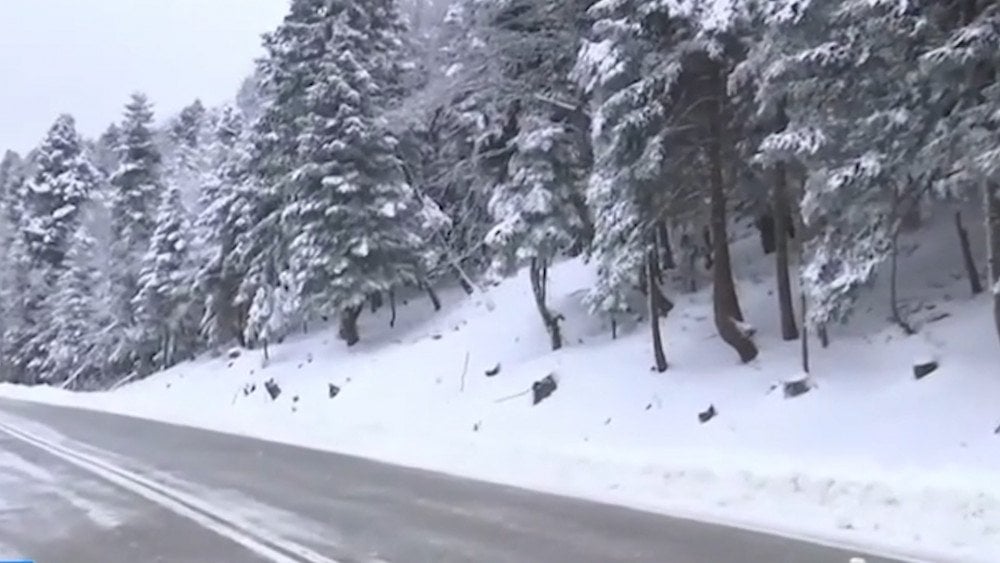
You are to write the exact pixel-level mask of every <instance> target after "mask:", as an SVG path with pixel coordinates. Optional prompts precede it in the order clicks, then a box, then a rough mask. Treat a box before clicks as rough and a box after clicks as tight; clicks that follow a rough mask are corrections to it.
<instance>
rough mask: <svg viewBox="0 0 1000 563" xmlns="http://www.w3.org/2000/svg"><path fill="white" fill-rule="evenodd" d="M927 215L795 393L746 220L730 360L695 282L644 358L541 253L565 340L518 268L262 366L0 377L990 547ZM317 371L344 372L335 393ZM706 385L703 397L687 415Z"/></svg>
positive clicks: (259, 425)
mask: <svg viewBox="0 0 1000 563" xmlns="http://www.w3.org/2000/svg"><path fill="white" fill-rule="evenodd" d="M948 219H949V217H948V215H947V213H941V217H940V218H939V220H938V221H936V223H935V226H934V227H932V228H928V229H925V231H923V232H922V233H920V234H919V239H920V241H921V244H920V245H919V246H916V245H914V248H912V249H910V248H907V249H906V251H905V252H903V257H902V258H901V261H900V280H901V290H900V295H901V296H902V298H903V305H904V307H905V310H906V311H908V312H909V314H910V316H911V320H912V321H913V322H914V324H916V325H918V326H920V327H921V330H920V333H919V334H918V335H916V336H913V337H905V336H904V335H903V334H902V332H901V331H900V330H899V329H898V328H895V327H892V326H890V323H889V322H888V321H887V317H888V301H887V298H886V295H887V291H886V287H885V284H884V280H880V282H879V283H877V284H876V285H875V287H874V288H873V289H871V290H870V293H869V295H867V296H866V297H865V298H864V299H862V300H861V302H860V303H859V307H858V315H857V318H856V319H855V320H854V321H853V322H852V323H850V324H848V325H846V326H844V327H836V328H835V329H832V330H831V336H832V339H833V343H832V345H831V346H830V348H828V349H825V350H823V349H820V348H819V346H818V345H816V344H815V343H814V344H813V349H812V355H813V367H814V369H813V376H814V380H815V382H816V384H817V385H818V387H817V388H816V389H814V390H813V391H811V392H809V393H807V394H805V395H803V396H801V397H798V398H795V399H784V398H783V397H782V393H781V389H780V388H778V389H777V390H774V391H772V390H771V389H772V386H773V385H774V383H775V382H778V381H781V380H788V379H792V378H795V377H798V376H799V375H800V373H801V368H800V367H799V354H798V350H799V343H798V342H790V343H785V342H782V341H781V340H780V338H779V336H778V335H779V325H778V322H777V314H776V306H775V297H774V295H773V290H772V287H773V280H772V279H771V272H772V270H773V262H772V261H771V260H770V258H768V259H766V260H764V259H762V258H761V251H760V249H759V245H758V243H757V241H756V239H752V238H747V239H744V240H741V241H739V242H738V243H737V244H736V246H735V252H734V256H736V258H735V263H734V267H735V268H736V271H737V274H738V275H739V276H740V278H741V279H742V281H741V285H740V290H739V291H740V297H741V299H742V303H743V306H744V311H745V313H746V314H747V317H748V320H749V321H751V322H752V323H753V324H754V325H755V326H756V328H757V337H756V338H757V342H758V344H759V345H760V346H761V350H762V353H761V356H760V358H758V359H757V360H756V361H755V362H753V363H751V364H750V365H741V364H739V363H738V360H737V357H736V355H735V353H734V352H733V351H732V350H730V349H729V348H728V347H726V346H725V344H724V343H722V341H721V340H720V339H719V338H718V336H717V335H716V334H715V329H714V327H713V325H712V320H711V305H710V296H709V294H708V293H707V292H704V291H702V292H700V293H696V294H689V295H684V294H675V295H673V297H675V298H676V301H677V304H678V307H677V308H676V309H674V311H673V312H672V313H671V314H670V317H669V318H668V319H667V320H666V321H665V322H664V323H663V326H664V329H665V342H666V345H667V356H668V360H669V361H670V362H671V367H670V370H668V372H666V373H664V374H658V373H656V372H655V371H651V369H650V367H651V365H652V359H651V351H650V345H649V337H648V330H647V329H646V323H645V322H643V323H640V324H638V325H637V326H636V327H635V329H634V330H632V331H630V332H628V333H627V334H626V335H624V336H623V337H621V338H619V339H617V340H612V339H611V335H610V329H609V327H607V326H603V325H602V322H601V321H600V320H598V319H594V318H591V317H589V316H588V315H587V314H586V313H585V311H584V309H583V307H582V305H581V303H580V301H581V298H582V295H583V293H584V292H585V291H586V288H587V287H588V286H589V284H590V281H591V279H592V273H591V270H590V268H589V267H588V266H586V265H584V264H582V263H580V262H569V263H566V264H563V265H561V266H559V267H557V268H555V269H554V271H553V272H552V273H551V275H550V281H551V283H552V284H553V287H552V289H551V290H550V295H552V296H553V297H554V308H555V309H556V310H558V311H559V312H561V313H563V314H564V315H565V316H566V319H567V320H566V322H565V324H564V326H565V331H566V336H567V344H568V346H567V347H566V349H564V350H562V351H560V352H557V353H552V352H550V351H549V350H548V348H547V347H548V338H547V336H546V334H545V332H544V328H543V326H542V323H541V321H540V320H539V318H538V316H537V313H536V311H535V310H534V308H533V305H532V301H531V297H530V290H529V287H528V281H527V279H526V276H522V277H520V278H518V279H514V280H510V281H508V282H506V283H504V284H502V285H500V286H498V287H495V288H491V289H490V291H489V297H488V298H484V297H483V296H482V295H476V296H473V297H466V296H465V295H464V294H463V293H462V292H461V291H459V290H448V291H444V292H442V300H443V301H444V302H445V310H444V311H442V312H440V313H436V314H432V312H431V305H430V303H429V302H428V301H427V300H426V299H424V298H412V299H411V300H410V301H409V302H408V303H407V304H406V305H402V304H401V307H400V311H399V314H400V317H399V322H398V323H397V324H396V327H395V328H392V329H390V328H389V327H388V317H387V311H382V312H380V313H379V314H377V315H368V314H366V315H365V317H364V320H363V325H362V334H363V335H364V337H365V339H366V340H365V341H364V342H363V343H362V344H361V345H359V346H357V347H355V348H354V349H350V350H348V349H346V348H345V347H344V346H343V345H342V344H341V343H340V342H339V341H337V340H336V337H335V331H333V330H318V331H316V332H314V333H312V334H309V335H300V336H297V337H295V338H292V339H289V341H287V342H286V343H284V344H282V345H279V346H274V347H273V348H272V358H271V361H270V363H269V365H267V366H266V367H265V366H264V365H263V362H262V359H261V355H260V352H258V351H253V352H246V353H244V354H242V355H241V356H240V357H238V358H236V359H230V358H209V359H203V360H199V361H197V362H192V363H188V364H183V365H181V366H178V367H176V368H174V369H172V370H170V371H168V372H165V373H163V374H159V375H156V376H154V377H151V378H149V379H147V380H145V381H142V382H138V383H134V384H131V385H128V386H125V387H123V388H121V389H119V390H117V391H114V392H110V393H94V394H85V395H84V394H76V395H74V394H70V393H66V392H62V391H59V390H55V389H49V388H37V389H24V388H18V387H14V386H0V395H4V396H9V397H16V398H23V399H29V400H36V401H42V402H47V403H56V404H66V405H74V406H81V407H86V408H94V409H100V410H107V411H111V412H117V413H122V414H128V415H133V416H141V417H145V418H153V419H158V420H165V421H170V422H175V423H179V424H185V425H192V426H197V427H204V428H211V429H215V430H221V431H225V432H233V433H238V434H245V435H250V436H256V437H261V438H265V439H270V440H277V441H283V442H289V443H293V444H299V445H303V446H308V447H315V448H321V449H328V450H333V451H338V452H344V453H349V454H354V455H360V456H365V457H370V458H375V459H380V460H385V461H389V462H394V463H400V464H405V465H410V466H416V467H422V468H428V469H434V470H439V471H446V472H450V473H454V474H461V475H467V476H471V477H476V478H481V479H487V480H492V481H497V482H502V483H508V484H513V485H519V486H525V487H531V488H537V489H542V490H547V491H553V492H557V493H563V494H570V495H576V496H582V497H587V498H592V499H596V500H601V501H606V502H612V503H620V504H626V505H631V506H635V507H638V508H642V509H647V510H653V511H660V512H665V513H670V514H675V515H681V516H687V517H693V518H698V519H707V520H712V521H718V522H723V523H729V524H733V525H740V526H743V527H748V528H753V529H764V530H769V531H775V532H779V533H788V534H794V535H797V536H800V537H801V536H805V537H809V538H813V539H826V540H830V541H837V542H846V543H847V544H856V545H865V546H877V547H881V548H885V549H886V550H890V552H891V553H895V554H902V555H910V556H914V557H921V558H925V559H930V560H935V561H970V562H971V561H984V562H985V561H991V560H995V559H996V554H997V553H1000V479H997V475H998V473H997V472H998V470H1000V436H997V435H995V434H994V429H995V428H996V427H997V425H998V423H1000V406H998V405H1000V403H998V401H997V398H998V397H1000V369H998V368H997V365H998V355H1000V350H998V348H997V339H996V334H995V333H994V331H993V328H992V322H991V318H990V307H989V306H988V296H983V297H980V298H977V299H975V300H972V299H970V298H969V297H968V294H969V290H968V287H967V283H966V282H964V281H963V280H962V276H961V274H962V269H961V262H960V260H961V258H960V254H959V252H958V245H957V238H956V235H955V233H954V231H953V230H949V221H948ZM911 238H912V237H911ZM976 242H977V243H978V242H979V241H976ZM980 248H981V247H977V248H976V249H975V250H976V251H977V252H979V250H980ZM979 255H981V252H980V253H979ZM489 305H494V306H489ZM923 357H933V358H934V359H936V360H938V361H939V362H941V368H940V369H939V370H938V371H936V372H934V373H932V374H930V375H929V376H927V377H926V378H924V379H922V380H920V381H917V380H915V379H914V377H913V374H912V364H913V361H914V359H916V358H923ZM497 364H499V365H500V372H499V373H498V374H497V375H495V376H494V377H487V376H486V372H487V371H488V370H491V368H494V367H495V366H496V365H497ZM549 373H554V374H555V375H556V377H557V378H558V383H559V388H558V390H556V392H555V393H554V394H553V395H552V397H550V398H549V399H547V400H546V401H544V402H543V403H541V404H540V405H538V406H532V404H531V397H530V395H526V396H516V395H518V394H519V393H522V392H524V391H526V390H528V389H530V387H531V384H532V382H533V381H536V380H538V379H541V378H542V377H544V376H545V375H547V374H549ZM270 378H273V379H274V380H275V381H276V382H277V383H278V384H279V385H280V386H281V389H282V393H281V395H280V396H279V397H278V398H277V399H276V400H271V399H270V397H269V396H268V394H267V393H266V391H265V389H264V385H263V383H264V382H265V381H266V380H268V379H270ZM329 384H335V385H337V386H338V387H340V388H341V392H340V393H339V394H338V395H337V396H336V397H335V398H330V396H329V387H328V386H329ZM248 386H254V387H255V390H254V391H253V392H250V393H248V394H246V393H244V389H249V387H248ZM512 396H516V397H514V398H509V397H512ZM508 398H509V399H508ZM709 405H714V406H715V408H716V409H717V411H718V413H719V414H718V416H717V417H716V418H714V419H712V420H710V421H709V422H708V423H706V424H701V423H699V420H698V416H697V415H698V413H699V412H701V411H703V410H705V409H706V408H708V406H709Z"/></svg>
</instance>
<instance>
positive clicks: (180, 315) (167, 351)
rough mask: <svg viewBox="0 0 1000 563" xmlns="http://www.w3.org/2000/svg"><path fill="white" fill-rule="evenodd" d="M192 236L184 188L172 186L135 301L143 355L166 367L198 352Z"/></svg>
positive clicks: (145, 259) (158, 218) (160, 212)
mask: <svg viewBox="0 0 1000 563" xmlns="http://www.w3.org/2000/svg"><path fill="white" fill-rule="evenodd" d="M189 236H190V221H189V220H188V216H187V210H186V209H184V205H183V203H182V202H181V193H180V190H179V189H178V188H177V187H176V186H170V187H169V188H168V189H167V193H166V195H165V197H164V198H163V201H162V203H161V204H160V206H159V209H158V211H157V216H156V229H155V231H154V232H153V236H152V239H151V240H150V245H149V250H148V251H147V252H146V254H145V256H144V257H143V259H142V266H141V269H140V270H139V277H138V279H137V281H138V288H139V289H138V292H137V295H136V296H135V298H134V299H133V306H134V307H135V315H136V321H137V327H138V334H139V335H140V336H139V338H140V342H142V343H143V346H142V348H140V350H141V352H142V354H143V356H142V357H143V358H144V359H145V358H146V357H149V358H151V359H153V360H154V361H155V363H156V364H157V365H159V366H160V367H162V368H164V369H165V368H167V367H170V366H171V365H173V364H174V363H176V361H177V358H178V355H179V354H185V353H191V352H193V350H191V349H190V348H189V346H190V340H189V338H190V336H191V334H192V332H193V331H192V327H191V324H192V323H191V312H192V308H191V305H192V304H191V302H190V300H189V293H190V288H191V285H192V280H193V271H192V263H191V255H190V252H191V243H190V240H189ZM147 354H148V356H147Z"/></svg>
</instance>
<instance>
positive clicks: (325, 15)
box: [263, 0, 423, 344]
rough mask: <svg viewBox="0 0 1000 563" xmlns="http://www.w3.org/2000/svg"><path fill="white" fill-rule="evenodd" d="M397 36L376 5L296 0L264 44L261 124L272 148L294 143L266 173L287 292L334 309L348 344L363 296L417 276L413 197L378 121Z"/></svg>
mask: <svg viewBox="0 0 1000 563" xmlns="http://www.w3.org/2000/svg"><path fill="white" fill-rule="evenodd" d="M401 31H402V26H401V24H400V22H399V18H398V14H397V12H396V10H395V7H394V3H393V2H389V1H387V0H370V1H367V2H355V3H348V4H345V5H340V4H331V3H328V2H317V1H316V0H298V1H296V2H293V3H292V8H291V13H290V14H289V15H288V16H287V17H286V20H285V23H284V24H283V25H282V26H281V27H279V29H278V30H277V31H276V32H275V33H274V34H272V35H270V36H269V37H268V39H267V41H266V47H267V49H268V57H267V59H266V60H265V62H264V75H265V77H266V83H267V84H270V85H272V86H273V87H274V88H275V99H274V103H273V104H271V106H270V107H269V109H268V110H267V112H266V113H265V117H264V119H263V120H264V122H265V123H267V124H268V125H269V126H270V127H271V128H272V138H276V139H277V142H278V143H279V146H277V147H275V149H276V150H278V151H283V150H284V147H283V146H282V145H281V143H284V142H288V141H292V140H294V146H295V149H296V150H295V154H294V156H291V157H290V158H288V159H287V161H286V162H282V163H280V164H279V166H280V168H279V169H278V170H277V172H278V173H279V174H280V176H278V177H277V178H276V179H275V180H276V181H277V182H279V183H280V187H281V188H280V189H281V193H282V200H283V201H284V202H285V205H284V207H283V209H282V212H281V221H280V223H281V230H282V232H283V233H286V236H287V238H286V243H287V247H286V248H285V252H286V256H287V266H288V268H289V269H290V271H291V272H292V274H293V281H292V285H293V289H294V291H297V292H299V294H300V295H302V297H303V303H304V305H305V306H306V307H308V308H309V309H310V310H312V311H316V312H336V313H338V314H339V315H340V317H341V325H342V326H341V334H342V337H343V338H344V340H345V341H347V342H348V344H354V343H356V342H357V341H358V338H359V335H358V333H357V326H356V323H357V317H358V315H359V314H360V312H361V307H362V305H363V304H364V302H365V300H366V299H367V297H368V296H369V295H370V294H372V293H377V292H383V291H389V290H391V289H393V288H394V287H396V286H399V285H403V284H416V283H419V281H420V279H421V272H420V266H421V259H422V254H421V253H422V245H423V241H422V240H421V237H420V234H421V233H420V227H421V221H420V206H419V201H418V199H417V197H416V195H415V193H414V191H413V189H412V187H411V186H410V185H409V184H408V183H407V182H406V179H405V177H404V175H403V170H402V166H401V162H400V161H399V159H398V158H397V156H396V144H397V141H396V139H395V138H394V137H393V136H392V135H390V134H389V133H388V132H387V130H386V125H385V123H384V122H382V121H381V120H380V119H379V118H378V113H379V110H380V109H381V108H382V107H383V104H385V103H386V101H387V100H389V99H391V97H392V95H393V93H394V92H396V91H397V90H398V87H399V86H398V84H397V82H396V80H397V77H398V57H399V44H400V39H399V34H400V33H401ZM279 154H283V155H287V154H288V153H282V152H279ZM281 269H282V268H278V271H280V270H281ZM272 279H273V276H272Z"/></svg>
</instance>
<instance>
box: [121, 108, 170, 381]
mask: <svg viewBox="0 0 1000 563" xmlns="http://www.w3.org/2000/svg"><path fill="white" fill-rule="evenodd" d="M152 124H153V110H152V107H151V105H150V103H149V101H148V99H147V98H146V96H145V95H143V94H134V95H133V96H132V99H131V101H130V102H129V103H128V104H127V105H126V106H125V118H124V120H123V122H122V125H121V135H120V141H119V145H118V160H119V165H118V169H117V170H116V171H115V173H114V174H113V175H112V177H111V189H112V196H111V210H110V211H111V236H112V248H111V263H110V264H111V270H110V271H111V275H112V280H111V284H112V296H111V307H112V311H113V315H114V320H115V324H114V328H113V330H112V332H111V336H110V338H111V340H112V341H113V344H111V350H112V352H111V356H112V362H113V363H114V365H115V366H116V370H117V371H120V372H122V373H125V374H129V373H134V371H135V370H136V369H139V370H148V369H149V367H148V365H149V364H148V362H149V359H150V358H149V353H148V350H140V349H139V348H141V344H142V339H143V338H145V336H146V335H143V334H141V332H140V331H138V330H137V327H136V326H135V325H136V322H137V319H136V313H135V297H136V295H137V294H138V292H139V269H140V267H141V266H142V265H143V257H144V256H145V254H146V252H147V250H148V249H149V246H150V240H151V238H152V235H153V230H154V229H155V228H156V210H157V207H158V205H159V202H160V197H161V192H162V190H163V188H162V184H161V176H160V173H161V171H160V164H161V155H160V151H159V149H158V148H157V146H156V144H155V142H154V138H153V131H152Z"/></svg>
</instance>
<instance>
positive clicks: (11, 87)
mask: <svg viewBox="0 0 1000 563" xmlns="http://www.w3.org/2000/svg"><path fill="white" fill-rule="evenodd" d="M287 6H288V0H0V153H2V151H3V149H6V148H12V149H15V150H17V151H19V152H25V151H27V150H29V149H31V148H32V147H34V146H36V145H37V144H38V143H39V141H40V140H41V139H42V137H43V136H44V134H45V131H46V130H47V129H48V128H49V126H50V125H51V124H52V122H53V121H55V118H56V117H57V116H58V115H59V114H60V113H70V114H72V115H73V116H74V117H76V119H77V124H78V126H79V128H80V130H81V132H82V133H83V134H85V135H87V136H94V135H96V134H99V133H100V132H101V131H103V130H104V129H105V128H106V127H107V125H108V124H110V123H111V122H113V121H118V120H119V118H120V116H121V112H122V106H123V105H124V104H125V102H126V101H127V99H128V96H129V94H130V93H131V92H133V91H135V90H142V91H144V92H146V93H147V94H148V95H149V96H150V98H151V99H152V100H153V102H154V103H155V104H156V108H155V109H156V111H157V117H158V119H159V118H162V117H164V116H166V115H169V114H171V113H175V112H176V111H177V110H178V109H180V108H181V107H183V106H184V105H186V104H188V103H190V102H191V101H193V100H194V99H195V98H197V97H200V98H201V99H202V100H203V101H204V102H205V103H206V104H208V105H212V104H216V103H220V102H224V101H226V100H229V99H230V98H232V96H233V95H234V94H235V92H236V89H237V88H238V87H239V84H240V82H242V80H243V78H244V77H246V76H247V75H248V74H249V73H250V71H251V70H252V69H253V59H254V58H256V57H258V56H259V55H260V54H261V47H260V35H261V34H262V33H264V32H266V31H269V30H271V29H273V28H274V27H275V26H277V25H278V23H279V22H280V21H281V18H282V17H283V16H284V14H285V11H286V8H287Z"/></svg>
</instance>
